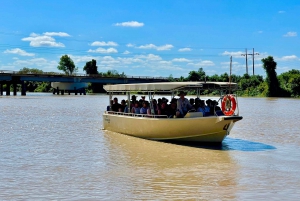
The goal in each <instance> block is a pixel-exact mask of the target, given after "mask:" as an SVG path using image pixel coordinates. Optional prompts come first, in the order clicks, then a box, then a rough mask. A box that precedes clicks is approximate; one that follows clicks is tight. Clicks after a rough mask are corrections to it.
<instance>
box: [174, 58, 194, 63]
mask: <svg viewBox="0 0 300 201" xmlns="http://www.w3.org/2000/svg"><path fill="white" fill-rule="evenodd" d="M172 61H173V62H191V60H188V59H186V58H175V59H173V60H172Z"/></svg>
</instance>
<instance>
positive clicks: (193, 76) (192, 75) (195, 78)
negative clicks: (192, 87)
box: [187, 71, 200, 81]
mask: <svg viewBox="0 0 300 201" xmlns="http://www.w3.org/2000/svg"><path fill="white" fill-rule="evenodd" d="M187 79H188V80H189V81H200V76H199V74H198V72H196V71H190V73H189V76H188V77H187Z"/></svg>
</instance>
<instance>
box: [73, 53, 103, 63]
mask: <svg viewBox="0 0 300 201" xmlns="http://www.w3.org/2000/svg"><path fill="white" fill-rule="evenodd" d="M69 56H70V58H71V59H72V60H73V61H74V63H75V64H77V63H81V62H88V61H92V59H95V60H99V59H100V58H101V57H95V56H89V55H86V56H76V55H69Z"/></svg>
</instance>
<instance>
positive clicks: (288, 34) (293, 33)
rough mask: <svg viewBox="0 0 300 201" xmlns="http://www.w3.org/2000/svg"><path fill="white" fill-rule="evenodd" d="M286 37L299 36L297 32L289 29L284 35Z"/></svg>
mask: <svg viewBox="0 0 300 201" xmlns="http://www.w3.org/2000/svg"><path fill="white" fill-rule="evenodd" d="M283 36H284V37H295V36H297V32H294V31H289V32H287V33H286V34H284V35H283Z"/></svg>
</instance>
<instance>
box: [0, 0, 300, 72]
mask: <svg viewBox="0 0 300 201" xmlns="http://www.w3.org/2000/svg"><path fill="white" fill-rule="evenodd" d="M0 5H1V6H0V7H1V12H0V69H1V70H15V71H17V70H19V69H21V68H23V67H28V68H38V69H41V70H43V71H45V72H50V71H54V72H59V71H58V70H57V65H58V62H59V59H60V57H61V56H62V55H64V54H68V55H69V56H70V57H71V58H72V59H73V61H74V62H75V64H76V66H77V67H78V68H79V71H78V73H84V72H83V70H82V69H83V66H84V65H85V63H86V62H87V61H91V60H92V59H95V60H97V66H98V71H100V72H106V71H107V70H117V71H118V72H120V73H121V72H124V73H125V74H126V75H133V76H163V77H168V76H169V75H170V74H172V75H173V77H180V76H187V75H188V73H189V72H190V71H192V70H198V69H199V68H203V69H204V71H205V72H206V73H207V74H208V75H213V74H222V73H224V72H228V73H229V61H230V56H232V57H233V59H232V60H233V73H234V74H238V75H243V74H244V73H245V72H246V60H245V56H242V55H241V54H245V49H246V48H247V49H248V53H252V48H255V53H258V54H259V55H256V56H255V57H254V63H255V74H260V75H265V72H264V70H263V69H262V65H261V61H260V60H261V59H262V58H265V57H267V56H269V55H271V56H273V57H274V59H275V61H276V62H277V64H278V65H277V73H278V74H280V73H282V72H286V71H288V70H291V69H298V70H300V40H299V36H298V34H299V33H300V30H299V29H300V20H299V19H300V1H298V0H289V1H282V0H264V1H261V0H260V1H258V0H251V1H250V0H249V1H248V0H243V1H237V0H235V1H234V0H216V1H210V0H206V1H204V0H185V1H183V0H182V1H179V0H178V1H177V0H151V1H146V0H145V1H142V0H135V1H133V0H126V1H121V0H110V1H102V0H88V1H82V0H72V1H71V0H63V1H60V0H51V1H50V0H47V1H38V0H26V1H20V0H0ZM248 66H249V74H252V56H250V55H249V56H248Z"/></svg>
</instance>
